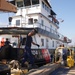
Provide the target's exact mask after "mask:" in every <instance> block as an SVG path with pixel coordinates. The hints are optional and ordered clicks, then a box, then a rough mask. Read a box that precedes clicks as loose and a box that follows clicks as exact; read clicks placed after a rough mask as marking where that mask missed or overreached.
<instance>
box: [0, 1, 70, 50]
mask: <svg viewBox="0 0 75 75" xmlns="http://www.w3.org/2000/svg"><path fill="white" fill-rule="evenodd" d="M11 2H12V3H14V4H15V5H16V6H17V13H15V16H13V17H10V18H9V24H10V25H9V26H8V27H5V28H4V27H3V28H0V34H1V36H0V37H1V38H8V39H9V40H10V42H11V43H13V42H15V43H16V46H15V47H19V42H20V40H21V38H22V39H23V43H22V44H21V46H20V47H23V46H24V41H25V38H26V35H27V33H28V32H29V31H30V30H32V29H33V28H35V29H37V31H38V34H36V35H35V36H33V40H34V42H36V43H38V44H39V45H40V47H39V49H43V48H45V49H48V50H55V49H56V47H58V46H59V45H62V44H64V45H65V46H67V45H68V43H70V42H71V40H70V39H69V38H67V37H66V36H63V35H61V34H60V33H59V32H58V29H59V21H58V20H57V19H56V13H55V12H54V11H53V10H52V7H51V5H50V3H49V2H48V1H47V0H13V1H11ZM32 49H38V48H37V47H36V46H32Z"/></svg>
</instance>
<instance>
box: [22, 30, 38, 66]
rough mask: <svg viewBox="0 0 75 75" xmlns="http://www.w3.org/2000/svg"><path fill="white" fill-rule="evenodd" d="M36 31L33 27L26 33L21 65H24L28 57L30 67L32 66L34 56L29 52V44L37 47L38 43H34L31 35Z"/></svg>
mask: <svg viewBox="0 0 75 75" xmlns="http://www.w3.org/2000/svg"><path fill="white" fill-rule="evenodd" d="M36 33H37V31H36V30H35V29H33V30H32V31H31V32H29V33H28V34H27V37H26V44H25V54H24V60H23V63H22V65H24V63H25V62H26V61H27V60H28V59H29V61H30V64H31V66H32V67H33V66H34V58H33V55H32V53H31V44H34V45H36V46H38V47H39V45H38V44H36V43H34V42H33V40H32V36H33V35H35V34H36Z"/></svg>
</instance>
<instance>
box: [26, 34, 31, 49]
mask: <svg viewBox="0 0 75 75" xmlns="http://www.w3.org/2000/svg"><path fill="white" fill-rule="evenodd" d="M31 43H32V37H31V36H28V35H27V37H26V44H25V45H26V46H27V47H30V48H31Z"/></svg>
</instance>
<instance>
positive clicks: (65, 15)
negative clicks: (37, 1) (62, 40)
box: [0, 0, 75, 44]
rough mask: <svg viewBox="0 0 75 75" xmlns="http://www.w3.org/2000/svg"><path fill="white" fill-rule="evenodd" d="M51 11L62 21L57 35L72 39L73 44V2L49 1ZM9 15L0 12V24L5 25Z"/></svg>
mask: <svg viewBox="0 0 75 75" xmlns="http://www.w3.org/2000/svg"><path fill="white" fill-rule="evenodd" d="M50 2H51V6H52V9H53V11H54V12H55V13H56V14H57V19H58V20H59V21H60V19H62V20H64V22H62V23H61V22H60V24H59V30H58V31H59V33H61V34H62V35H64V36H67V37H68V38H70V39H72V44H75V25H74V24H75V15H74V14H75V0H50ZM9 16H13V15H12V14H11V13H3V12H0V24H4V25H5V24H7V22H8V17H9Z"/></svg>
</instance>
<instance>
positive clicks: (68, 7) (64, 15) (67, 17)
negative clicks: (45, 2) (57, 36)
mask: <svg viewBox="0 0 75 75" xmlns="http://www.w3.org/2000/svg"><path fill="white" fill-rule="evenodd" d="M51 6H52V9H53V11H54V12H55V13H56V14H57V19H58V20H59V21H60V19H62V20H64V22H62V23H61V22H60V24H59V27H60V28H59V32H60V33H61V34H63V35H64V36H67V37H68V38H70V39H72V44H75V0H51Z"/></svg>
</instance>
